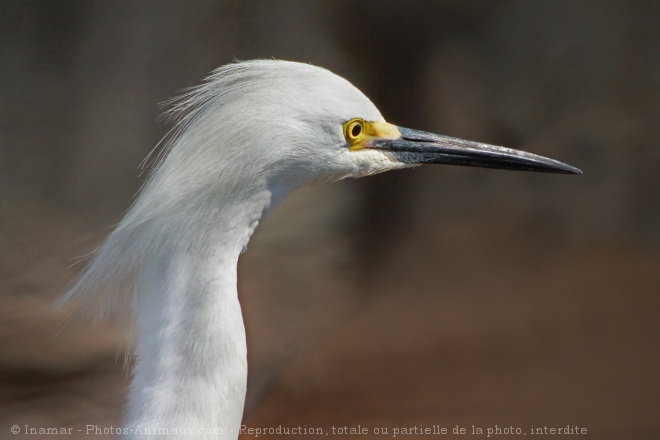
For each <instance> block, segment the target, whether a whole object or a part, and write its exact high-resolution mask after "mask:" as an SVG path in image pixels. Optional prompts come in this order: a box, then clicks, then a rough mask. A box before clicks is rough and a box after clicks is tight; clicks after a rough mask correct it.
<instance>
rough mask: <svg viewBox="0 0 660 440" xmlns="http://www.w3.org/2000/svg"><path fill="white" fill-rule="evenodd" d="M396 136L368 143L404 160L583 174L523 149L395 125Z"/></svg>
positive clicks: (405, 161)
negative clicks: (397, 135) (397, 130)
mask: <svg viewBox="0 0 660 440" xmlns="http://www.w3.org/2000/svg"><path fill="white" fill-rule="evenodd" d="M397 128H398V129H399V131H400V132H401V137H399V138H398V139H376V140H373V141H372V142H371V145H370V147H371V148H374V149H377V150H383V151H389V152H391V153H393V154H394V156H395V157H396V158H397V159H398V160H400V161H401V162H404V163H410V164H423V163H437V164H448V165H462V166H470V167H483V168H499V169H503V170H522V171H540V172H545V173H563V174H582V171H580V170H579V169H577V168H575V167H573V166H570V165H567V164H565V163H562V162H559V161H556V160H554V159H549V158H547V157H543V156H537V155H536V154H531V153H527V152H525V151H519V150H513V149H511V148H505V147H498V146H495V145H488V144H480V143H478V142H471V141H465V140H463V139H457V138H453V137H449V136H442V135H438V134H433V133H427V132H424V131H417V130H411V129H409V128H402V127H397Z"/></svg>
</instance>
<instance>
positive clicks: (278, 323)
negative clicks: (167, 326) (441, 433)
mask: <svg viewBox="0 0 660 440" xmlns="http://www.w3.org/2000/svg"><path fill="white" fill-rule="evenodd" d="M658 23H660V3H658V2H652V1H647V2H644V1H639V2H624V1H612V0H599V1H596V0H592V1H589V0H587V1H582V2H573V1H568V0H565V1H564V0H560V1H553V2H546V1H540V0H539V1H536V0H532V1H529V0H525V1H499V2H491V1H457V0H446V1H413V0H407V1H405V2H403V1H398V2H388V1H359V0H354V1H341V0H338V1H318V2H308V1H265V0H264V1H257V0H251V1H250V0H243V1H238V0H236V1H216V2H211V1H193V2H184V1H172V0H167V1H163V0H159V1H155V0H150V1H140V2H131V1H113V2H93V1H66V2H64V1H24V0H14V1H4V2H2V3H1V4H0V36H1V38H0V59H1V60H2V62H1V65H0V80H1V84H2V87H0V303H1V304H0V438H20V437H21V436H20V435H18V436H13V435H12V434H11V433H10V432H9V427H10V426H12V425H19V426H23V425H25V424H28V425H30V426H36V427H74V428H75V429H74V435H72V436H70V437H69V438H75V437H76V436H78V437H82V436H83V435H82V434H81V433H76V432H75V431H76V430H77V429H79V428H81V427H82V428H84V427H85V425H98V426H99V427H109V426H115V427H116V426H119V423H120V420H121V414H122V403H123V400H124V397H125V392H126V386H127V384H128V378H127V376H126V374H125V373H124V372H123V371H122V356H123V355H122V354H121V353H119V354H118V349H119V348H120V347H121V346H122V344H123V343H125V341H126V340H127V338H128V336H129V333H130V331H129V330H128V329H125V328H117V327H116V326H113V325H112V323H106V324H99V325H88V326H83V327H82V328H80V329H75V328H71V327H66V326H65V323H66V320H67V316H68V314H69V312H70V310H68V309H67V310H53V309H52V307H50V304H51V302H52V301H53V299H55V298H56V297H57V296H58V295H59V294H60V293H61V292H62V291H63V289H64V288H65V286H66V284H67V283H68V282H70V281H71V280H72V279H73V278H74V277H75V275H76V274H77V273H78V272H79V271H80V270H81V269H82V267H84V264H77V265H72V264H73V263H75V262H76V261H78V259H79V257H81V256H84V255H86V254H88V253H90V252H91V251H93V249H94V248H95V247H96V246H98V245H99V244H100V243H101V242H102V240H103V238H104V236H105V235H106V234H107V233H108V232H109V230H110V228H111V227H112V226H113V225H114V224H116V223H117V222H118V221H119V219H120V218H121V216H122V214H123V213H124V212H125V210H126V209H127V208H128V206H129V203H130V200H131V197H132V196H133V195H134V194H135V193H136V192H137V190H138V189H139V187H140V184H141V182H142V179H143V177H144V175H142V176H141V175H140V170H139V169H138V165H139V164H140V162H141V160H142V159H143V158H144V157H145V156H146V154H147V153H148V152H149V151H150V150H151V149H152V148H153V146H154V145H155V144H156V143H157V142H158V140H159V139H160V138H161V137H162V136H163V135H164V134H165V133H166V132H167V130H168V128H169V126H168V125H167V124H164V123H159V122H156V119H157V117H158V115H159V113H160V109H159V107H158V105H157V103H159V102H163V101H165V100H166V99H168V98H170V97H172V96H174V95H176V94H177V93H179V91H180V90H182V89H184V88H186V87H190V86H194V85H196V84H198V83H199V82H200V81H201V79H202V78H203V77H204V76H205V75H206V74H207V73H208V72H209V71H210V70H212V69H214V68H215V67H217V66H219V65H222V64H225V63H228V62H231V61H232V60H234V59H239V60H245V59H252V58H271V57H272V58H278V59H287V60H295V61H303V62H309V63H312V64H316V65H320V66H324V67H326V68H328V69H330V70H332V71H334V72H336V73H338V74H340V75H342V76H344V77H346V78H347V79H348V80H349V81H351V82H353V83H354V84H355V85H356V86H358V87H359V88H360V89H361V90H363V91H364V92H365V93H366V94H367V95H368V96H369V97H370V98H371V99H372V100H373V101H374V103H375V104H376V105H377V106H378V107H379V108H380V110H381V112H382V113H383V115H384V116H385V118H386V119H387V120H388V121H390V122H393V123H396V124H397V125H402V126H408V127H413V128H418V129H423V130H427V131H432V132H438V133H443V134H447V135H451V136H456V137H462V138H467V139H471V140H476V141H482V142H488V143H491V144H497V145H506V146H509V147H512V148H519V149H524V150H528V151H531V152H534V153H537V154H542V155H546V156H550V157H553V158H555V159H558V160H561V161H564V162H567V163H570V164H572V165H575V166H577V167H579V168H582V170H583V171H584V175H582V176H562V175H542V174H532V173H518V172H505V171H493V170H484V169H471V168H460V167H443V166H435V167H433V166H427V167H422V168H419V169H415V170H406V171H400V172H396V173H390V174H386V175H381V176H377V177H373V178H370V179H363V180H357V181H345V182H340V183H339V184H335V185H328V186H319V187H311V188H306V189H303V190H300V191H299V192H297V193H295V194H294V195H293V196H291V197H290V198H289V199H288V200H286V201H285V202H284V204H283V205H281V206H280V207H279V208H278V210H276V211H275V212H274V213H273V214H272V215H271V216H270V217H269V218H268V219H267V220H266V221H265V222H263V224H262V225H261V227H260V229H259V230H258V232H257V234H256V236H255V237H254V238H253V240H252V242H251V244H250V248H249V251H248V252H247V253H246V254H245V255H244V256H243V257H242V260H241V262H240V273H239V290H240V296H241V301H242V305H243V310H244V315H245V320H246V325H247V329H248V344H249V348H250V354H249V356H250V375H249V381H250V385H249V391H248V402H247V408H246V413H245V418H244V420H245V423H246V424H247V425H249V426H253V427H256V426H261V427H276V426H278V425H283V426H298V425H301V426H304V425H307V426H308V427H323V428H325V429H329V428H331V427H332V426H349V427H350V426H357V425H362V426H363V427H368V428H370V429H371V430H372V429H373V428H374V427H389V428H390V429H393V428H394V427H400V428H401V427H411V426H415V425H417V426H420V425H424V426H430V425H434V424H435V425H441V426H444V427H448V428H449V429H450V430H451V428H453V427H454V426H455V425H460V426H463V427H466V428H468V432H470V427H471V425H475V426H478V427H482V428H484V429H485V428H487V427H494V426H495V425H498V426H499V427H504V426H513V427H520V428H521V429H523V430H524V431H529V429H530V428H531V427H532V426H535V427H538V426H544V425H546V426H549V427H550V426H552V427H565V426H566V425H569V424H570V425H578V426H580V427H586V428H587V429H588V432H589V435H590V436H591V438H598V439H647V438H652V437H655V436H657V433H658V431H659V430H660V420H659V419H658V417H657V416H658V414H660V403H659V402H660V378H659V377H658V374H657V373H658V369H659V367H660V352H659V350H658V346H659V345H658V343H659V342H660V341H659V338H658V336H659V335H660V332H659V331H660V324H659V323H658V315H657V313H658V312H657V311H658V308H659V306H660V297H659V295H658V294H659V293H660V231H659V229H658V225H660V200H658V193H660V179H659V178H658V177H657V175H658V174H657V173H658V167H660V148H659V146H658V140H657V139H658V123H659V122H660V83H659V81H660V51H658V47H659V44H660V26H658ZM117 357H118V358H119V360H118V361H117ZM83 433H84V430H83ZM391 433H392V431H390V435H391ZM300 437H302V438H306V437H305V436H300ZM330 437H333V436H332V435H330ZM364 437H370V438H381V437H382V436H375V435H371V436H364ZM467 437H470V436H469V435H468V436H467ZM32 438H34V436H33V437H32ZM245 438H247V437H245ZM266 438H268V436H266ZM310 438H312V437H310Z"/></svg>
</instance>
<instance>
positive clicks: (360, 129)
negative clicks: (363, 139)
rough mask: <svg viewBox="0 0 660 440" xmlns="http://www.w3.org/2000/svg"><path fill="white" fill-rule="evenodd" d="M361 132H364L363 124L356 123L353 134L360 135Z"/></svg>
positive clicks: (352, 129)
mask: <svg viewBox="0 0 660 440" xmlns="http://www.w3.org/2000/svg"><path fill="white" fill-rule="evenodd" d="M361 132H362V126H360V124H355V125H353V128H351V136H353V137H358V136H359V135H360V133H361Z"/></svg>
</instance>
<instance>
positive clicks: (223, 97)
mask: <svg viewBox="0 0 660 440" xmlns="http://www.w3.org/2000/svg"><path fill="white" fill-rule="evenodd" d="M170 114H171V115H173V116H174V117H176V118H177V120H178V122H177V124H176V125H175V127H174V129H173V131H172V132H171V135H170V137H169V138H168V139H169V140H168V141H167V142H166V144H167V145H166V148H165V151H164V152H163V153H162V154H161V156H160V157H159V158H158V160H156V164H155V166H154V169H153V171H152V173H151V175H150V176H149V179H148V180H147V182H146V184H145V185H144V187H143V189H142V190H141V193H140V194H139V196H138V197H137V199H136V200H135V202H134V203H133V205H132V207H131V208H130V210H129V211H128V213H127V214H126V216H125V217H124V218H123V220H122V221H121V222H120V223H119V225H118V226H117V227H116V229H115V230H114V231H113V232H112V233H111V234H110V235H109V236H108V238H107V240H106V241H105V243H104V244H103V245H102V246H101V247H100V248H99V249H98V250H97V251H96V254H95V256H94V258H93V260H92V261H91V263H90V264H89V266H88V267H87V268H86V269H85V271H84V272H83V273H82V274H81V276H80V277H79V278H78V279H77V280H76V281H75V282H74V284H73V285H72V287H71V289H70V290H69V291H68V292H67V293H66V294H65V296H64V300H69V299H78V300H81V301H83V302H84V303H85V305H86V307H90V308H91V307H94V308H95V309H96V310H98V313H99V314H100V315H101V316H105V315H107V314H111V313H119V314H120V315H121V314H124V315H126V316H130V317H132V319H133V321H134V324H135V331H136V341H137V342H136V344H135V348H134V353H135V357H136V358H135V364H134V367H133V370H132V376H133V378H132V382H131V386H130V392H129V397H128V404H127V409H126V416H125V419H124V422H123V428H122V429H123V431H122V433H123V434H124V435H126V436H127V437H130V438H142V437H144V438H149V439H154V438H157V437H158V436H154V435H153V433H154V432H157V433H159V434H160V435H161V436H163V437H167V438H178V437H182V438H222V439H236V438H237V437H238V434H239V429H240V424H241V418H242V415H243V405H244V400H245V392H246V381H247V361H246V352H247V347H246V340H245V329H244V326H243V319H242V315H241V308H240V304H239V301H238V296H237V288H236V278H237V274H236V268H237V262H238V258H239V255H240V254H241V252H242V251H243V250H244V249H245V247H246V245H247V242H248V240H249V239H250V236H251V235H252V233H253V232H254V230H255V228H256V227H257V225H258V223H259V221H260V219H261V218H262V217H263V216H264V214H266V213H267V212H268V211H269V210H271V209H273V208H274V207H275V206H276V205H277V204H278V203H279V202H280V201H281V200H282V199H283V198H284V197H285V196H286V195H287V194H288V193H290V192H291V191H293V190H295V189H296V188H298V187H301V186H303V185H307V184H310V183H314V182H318V181H332V180H338V179H343V178H345V177H362V176H368V175H372V174H376V173H381V172H384V171H389V170H393V169H398V168H405V167H411V166H416V165H419V164H422V163H442V164H454V165H469V166H480V167H491V168H504V169H521V170H530V171H545V172H559V173H573V174H577V173H580V170H578V169H577V168H574V167H571V166H569V165H566V164H563V163H561V162H557V161H555V160H552V159H548V158H544V157H541V156H536V155H533V154H529V153H525V152H521V151H517V150H511V149H508V148H503V147H497V146H492V145H486V144H480V143H475V142H469V141H464V140H459V139H455V138H450V137H446V136H440V135H435V134H430V133H426V132H421V131H415V130H410V129H405V128H400V127H397V126H395V125H392V124H389V123H387V122H385V120H384V119H383V117H382V116H381V114H380V113H379V111H378V109H376V107H375V106H374V105H373V104H372V103H371V101H370V100H369V99H368V98H367V97H365V96H364V95H363V94H362V93H361V92H360V91H359V90H358V89H357V88H355V87H354V86H353V85H351V84H350V83H349V82H348V81H346V80H344V79H343V78H340V77H339V76H337V75H335V74H333V73H331V72H329V71H327V70H325V69H322V68H319V67H315V66H311V65H307V64H300V63H293V62H287V61H274V60H260V61H249V62H240V63H234V64H230V65H227V66H223V67H220V68H219V69H217V70H216V71H214V72H213V73H212V74H211V75H210V76H209V77H208V78H207V80H206V81H205V82H204V84H202V85H201V86H199V87H197V88H194V89H192V90H191V91H190V92H189V93H187V94H186V95H184V96H182V97H181V98H179V99H178V100H175V101H173V107H172V110H170ZM149 430H152V431H149ZM153 430H159V431H153ZM165 434H169V436H166V435H165Z"/></svg>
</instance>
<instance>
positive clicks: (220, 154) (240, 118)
mask: <svg viewBox="0 0 660 440" xmlns="http://www.w3.org/2000/svg"><path fill="white" fill-rule="evenodd" d="M172 113H174V114H175V115H177V114H180V115H182V120H181V121H180V122H179V127H183V129H182V130H181V131H182V132H183V134H181V137H180V138H179V141H180V142H177V144H179V145H180V146H188V148H186V149H185V151H184V148H181V149H180V150H181V151H176V148H174V149H173V151H171V152H170V154H169V156H173V158H174V159H177V158H178V160H176V164H177V169H179V170H181V169H185V167H183V166H182V165H181V164H182V163H188V164H191V165H192V164H193V163H196V169H195V170H194V171H195V175H196V176H197V180H198V181H201V179H199V177H200V175H202V174H205V173H204V172H202V173H200V171H204V170H206V171H208V177H209V181H212V180H218V179H220V180H222V179H223V178H225V177H226V176H227V173H231V174H232V175H233V176H234V177H237V178H239V180H240V176H242V175H245V176H250V178H251V179H252V178H253V177H254V175H255V174H258V175H260V176H263V177H265V178H267V179H270V180H275V181H277V182H280V183H283V184H285V185H286V186H289V187H297V186H300V185H302V184H306V183H310V182H312V181H318V180H335V179H341V178H344V177H362V176H367V175H371V174H376V173H380V172H384V171H389V170H392V169H397V168H404V167H410V166H416V165H420V164H424V163H435V164H451V165H467V166H479V167H488V168H502V169H512V170H528V171H543V172H555V173H573V174H575V173H580V171H579V170H578V169H577V168H574V167H572V166H570V165H566V164H563V163H561V162H558V161H555V160H552V159H548V158H545V157H541V156H537V155H534V154H530V153H526V152H522V151H517V150H512V149H509V148H504V147H498V146H493V145H487V144H482V143H477V142H470V141H465V140H461V139H456V138H451V137H447V136H441V135H436V134H431V133H426V132H422V131H417V130H411V129H406V128H402V127H397V126H396V125H393V124H390V123H388V122H386V121H385V119H384V118H383V117H382V115H381V114H380V112H379V111H378V109H377V108H376V107H375V106H374V104H373V103H372V102H371V101H370V100H369V99H368V98H367V97H366V96H365V95H364V94H363V93H362V92H360V91H359V90H358V89H357V88H356V87H354V86H353V85H352V84H350V83H349V82H348V81H346V80H345V79H343V78H341V77H339V76H337V75H335V74H333V73H331V72H329V71H328V70H325V69H323V68H319V67H315V66H311V65H308V64H301V63H294V62H287V61H274V60H258V61H250V62H242V63H235V64H230V65H228V66H224V67H221V68H220V69H218V70H217V71H216V72H214V73H213V74H212V75H211V77H209V79H208V81H207V82H206V83H205V84H204V85H202V86H200V87H199V88H197V89H193V90H192V92H190V93H189V94H187V95H185V96H183V97H182V98H180V100H179V101H178V103H176V104H175V106H174V107H173V110H172ZM195 160H196V161H197V162H194V161H195ZM164 165H166V164H164ZM218 173H219V174H218ZM214 174H216V175H217V177H214V176H213V175H214Z"/></svg>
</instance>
